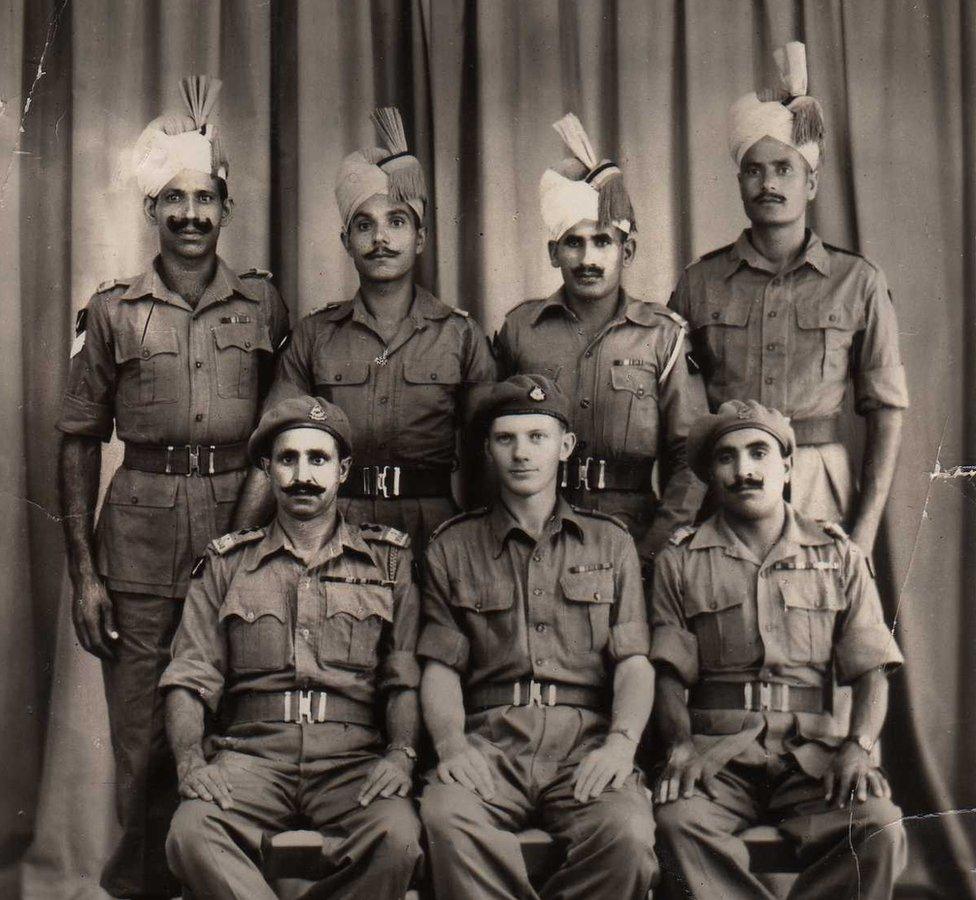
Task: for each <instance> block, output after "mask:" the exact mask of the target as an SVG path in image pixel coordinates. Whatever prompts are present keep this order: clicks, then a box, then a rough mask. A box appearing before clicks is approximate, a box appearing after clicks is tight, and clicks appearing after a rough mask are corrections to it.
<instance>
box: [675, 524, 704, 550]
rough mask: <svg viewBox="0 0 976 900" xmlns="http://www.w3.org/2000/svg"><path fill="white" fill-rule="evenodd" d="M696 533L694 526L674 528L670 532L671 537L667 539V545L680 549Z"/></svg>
mask: <svg viewBox="0 0 976 900" xmlns="http://www.w3.org/2000/svg"><path fill="white" fill-rule="evenodd" d="M696 531H698V529H697V528H696V527H695V526H694V525H682V526H681V527H680V528H675V530H674V531H673V532H671V537H669V538H668V543H669V544H674V546H675V547H680V546H681V545H682V544H683V543H684V542H685V541H687V540H688V539H689V538H690V537H691V536H692V535H693V534H694V533H695V532H696Z"/></svg>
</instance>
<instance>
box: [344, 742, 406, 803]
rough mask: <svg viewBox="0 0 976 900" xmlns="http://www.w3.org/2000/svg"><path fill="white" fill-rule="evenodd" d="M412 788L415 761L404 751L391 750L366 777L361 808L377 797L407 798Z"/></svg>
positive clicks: (360, 797) (360, 800) (360, 799)
mask: <svg viewBox="0 0 976 900" xmlns="http://www.w3.org/2000/svg"><path fill="white" fill-rule="evenodd" d="M412 786H413V760H412V759H410V757H409V756H407V754H406V753H404V752H403V751H402V750H391V751H390V752H389V753H387V754H386V756H383V757H381V758H380V759H379V761H378V762H377V763H376V765H375V766H373V769H372V771H371V772H370V773H369V775H367V776H366V781H365V782H364V783H363V787H362V790H361V791H360V792H359V797H358V798H357V799H358V801H359V805H360V806H369V804H370V802H371V801H372V800H373V799H374V798H376V797H377V796H380V797H406V796H408V795H409V794H410V788H411V787H412Z"/></svg>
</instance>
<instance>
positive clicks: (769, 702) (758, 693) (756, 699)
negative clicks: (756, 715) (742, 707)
mask: <svg viewBox="0 0 976 900" xmlns="http://www.w3.org/2000/svg"><path fill="white" fill-rule="evenodd" d="M784 699H785V697H784ZM745 700H746V709H748V710H749V711H750V712H777V711H778V710H776V709H774V707H773V686H772V684H770V682H768V681H747V682H746V683H745Z"/></svg>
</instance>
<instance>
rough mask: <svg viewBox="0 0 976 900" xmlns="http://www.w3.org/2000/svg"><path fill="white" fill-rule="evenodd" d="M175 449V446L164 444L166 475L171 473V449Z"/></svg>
mask: <svg viewBox="0 0 976 900" xmlns="http://www.w3.org/2000/svg"><path fill="white" fill-rule="evenodd" d="M175 449H176V448H175V447H174V446H173V445H172V444H167V445H166V469H165V474H166V475H172V474H173V451H174V450H175Z"/></svg>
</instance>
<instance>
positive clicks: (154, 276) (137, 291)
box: [119, 256, 261, 310]
mask: <svg viewBox="0 0 976 900" xmlns="http://www.w3.org/2000/svg"><path fill="white" fill-rule="evenodd" d="M234 294H238V295H239V296H241V297H243V298H244V299H245V300H251V301H253V302H254V303H260V302H261V298H260V297H259V296H258V295H257V294H255V293H254V290H253V289H252V288H250V287H249V286H248V285H246V284H245V283H244V282H243V281H241V279H240V278H238V277H237V275H236V274H235V273H234V272H232V271H231V269H230V266H228V265H227V263H226V262H224V260H223V259H221V258H220V257H219V256H218V257H217V271H216V272H214V277H213V280H212V281H211V282H210V284H208V285H207V289H206V290H205V291H204V292H203V297H201V298H200V303H198V304H197V309H198V310H199V309H202V308H203V306H204V299H205V298H206V299H207V300H208V301H209V302H211V303H214V302H218V301H221V300H226V299H228V298H229V297H232V296H234ZM143 297H155V298H156V299H157V300H162V301H163V302H164V303H176V304H179V305H184V306H185V305H186V304H185V301H184V300H183V298H182V297H180V295H179V294H176V293H174V292H173V291H171V290H170V289H169V288H168V287H166V284H165V282H164V281H163V279H162V276H161V275H160V274H159V256H156V257H155V258H154V259H153V261H152V265H151V266H150V267H149V268H148V269H147V270H146V271H145V272H143V273H142V274H141V275H139V276H137V277H136V278H135V279H134V280H133V281H132V283H131V284H130V285H129V288H128V290H127V291H126V292H125V293H124V294H122V296H121V297H119V299H120V300H141V299H142V298H143Z"/></svg>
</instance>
